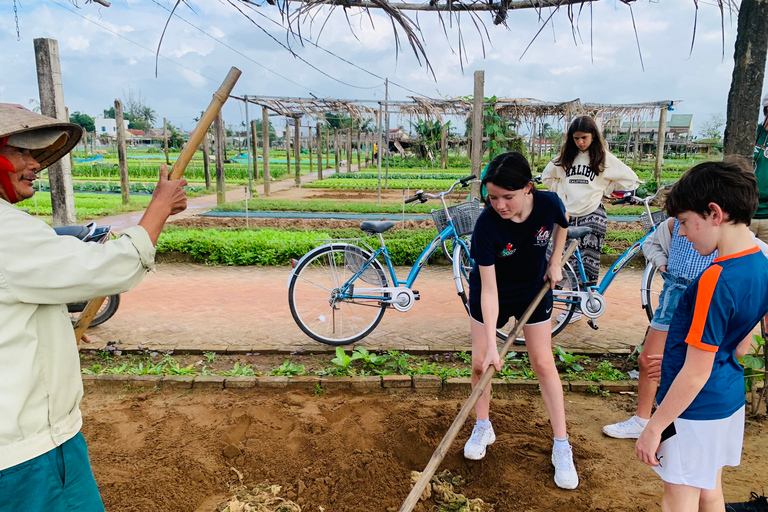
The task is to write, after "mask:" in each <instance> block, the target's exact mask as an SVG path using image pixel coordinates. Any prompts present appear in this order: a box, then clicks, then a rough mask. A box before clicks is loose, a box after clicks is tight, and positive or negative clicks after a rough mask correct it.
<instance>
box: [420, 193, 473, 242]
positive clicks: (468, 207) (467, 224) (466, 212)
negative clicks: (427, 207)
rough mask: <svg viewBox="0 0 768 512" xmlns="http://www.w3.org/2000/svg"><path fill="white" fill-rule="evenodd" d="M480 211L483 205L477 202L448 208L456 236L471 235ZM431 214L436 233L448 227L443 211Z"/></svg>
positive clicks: (435, 211)
mask: <svg viewBox="0 0 768 512" xmlns="http://www.w3.org/2000/svg"><path fill="white" fill-rule="evenodd" d="M482 211H483V205H481V204H480V201H477V200H473V201H467V202H465V203H459V204H457V205H454V206H449V207H448V212H449V213H450V215H451V219H452V220H453V227H454V229H455V230H456V234H457V235H458V236H463V235H471V234H472V232H473V231H474V230H475V222H477V218H478V217H479V216H480V213H481V212H482ZM431 213H432V220H434V221H435V226H437V232H438V233H439V232H440V231H442V230H444V229H445V228H446V227H448V218H447V217H446V215H445V210H443V209H440V210H432V212H431Z"/></svg>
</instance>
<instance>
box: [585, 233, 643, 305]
mask: <svg viewBox="0 0 768 512" xmlns="http://www.w3.org/2000/svg"><path fill="white" fill-rule="evenodd" d="M655 230H656V228H653V229H652V230H651V231H649V232H648V233H646V234H645V236H643V238H641V239H640V240H638V241H637V242H635V243H634V244H632V246H631V247H630V248H629V249H627V250H626V251H624V252H623V253H622V254H621V256H619V257H618V258H617V259H616V261H615V262H614V263H613V265H611V268H609V269H608V271H607V272H606V273H605V275H604V276H603V278H602V279H601V280H600V283H599V284H598V285H597V286H589V287H588V288H589V289H590V290H592V291H596V292H597V293H599V294H600V295H603V294H604V293H605V291H606V290H607V289H608V287H609V286H610V285H611V282H613V278H614V277H616V274H618V273H619V272H620V271H621V270H622V269H623V268H624V267H626V266H627V263H629V262H630V261H631V260H632V258H634V257H635V256H637V255H638V253H639V252H640V251H641V250H642V246H643V242H644V241H645V239H646V238H648V237H649V236H650V235H651V233H653V232H654V231H655ZM573 255H574V257H575V258H576V260H577V261H578V265H577V267H578V271H579V278H580V279H581V282H582V283H586V282H587V276H586V273H585V272H584V263H583V261H582V259H581V252H580V251H579V248H578V247H577V248H576V251H575V252H574V253H573Z"/></svg>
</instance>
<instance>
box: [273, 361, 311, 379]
mask: <svg viewBox="0 0 768 512" xmlns="http://www.w3.org/2000/svg"><path fill="white" fill-rule="evenodd" d="M305 373H306V368H305V367H304V365H303V364H294V363H292V362H290V361H288V360H287V359H286V360H285V361H284V362H283V364H281V365H280V366H279V367H277V368H272V369H271V370H270V371H269V375H283V376H289V377H290V376H293V375H303V374H305Z"/></svg>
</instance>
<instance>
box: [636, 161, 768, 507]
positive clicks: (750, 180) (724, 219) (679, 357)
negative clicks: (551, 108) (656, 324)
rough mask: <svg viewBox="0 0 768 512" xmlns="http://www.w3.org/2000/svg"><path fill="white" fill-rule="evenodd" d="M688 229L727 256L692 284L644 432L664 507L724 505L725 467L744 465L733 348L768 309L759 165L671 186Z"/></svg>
mask: <svg viewBox="0 0 768 512" xmlns="http://www.w3.org/2000/svg"><path fill="white" fill-rule="evenodd" d="M666 208H667V212H668V213H669V215H671V216H674V217H677V220H678V221H679V222H680V234H681V235H682V236H684V237H686V238H687V239H688V241H690V242H692V243H693V247H694V249H696V251H697V252H698V253H699V254H701V255H702V256H706V255H708V254H711V253H713V252H714V251H715V250H717V251H718V253H719V255H718V258H716V259H715V260H714V261H713V263H712V265H711V266H710V267H709V268H707V269H706V270H705V271H704V272H703V273H702V274H701V276H699V278H698V279H696V280H695V281H694V282H693V283H692V284H691V285H690V286H689V287H688V289H687V290H686V291H685V293H684V294H683V297H682V298H681V300H680V303H679V305H678V307H677V309H676V310H675V313H674V316H673V318H672V323H671V325H670V329H669V333H668V335H667V342H666V346H665V348H664V359H663V362H662V369H661V383H660V386H659V393H658V395H657V397H656V400H657V401H658V403H659V408H658V409H657V410H656V412H655V413H654V414H653V416H652V417H651V419H650V421H649V422H648V425H647V426H646V428H645V430H644V431H643V433H642V434H641V436H640V438H639V439H638V440H637V444H636V448H635V451H636V453H637V457H638V458H639V459H640V460H641V461H643V462H645V463H647V464H649V465H651V466H653V468H654V470H655V471H656V472H657V473H658V474H659V476H661V479H662V480H664V499H663V501H662V510H664V511H675V512H686V511H695V510H706V511H709V510H712V511H715V510H717V511H722V510H724V508H725V503H724V500H723V492H722V468H723V466H737V465H739V463H740V460H741V448H742V443H743V438H744V404H745V399H744V377H743V370H742V368H741V365H739V363H738V361H737V360H736V357H735V355H734V352H735V351H736V350H737V348H738V346H739V344H740V343H741V342H742V341H743V340H745V337H746V336H747V335H748V334H749V333H750V332H751V331H752V329H753V328H754V326H755V325H756V324H757V323H758V322H759V321H760V319H761V318H762V317H763V316H764V315H765V314H766V312H768V289H767V288H766V283H767V282H768V259H766V258H765V256H764V255H763V254H762V253H761V252H760V251H759V249H758V248H757V246H756V245H755V242H754V241H753V239H752V236H751V235H750V232H749V228H748V226H749V221H750V219H751V218H752V216H753V215H754V212H755V209H756V208H757V181H756V179H755V175H754V173H752V172H750V170H748V169H745V168H743V167H741V165H739V164H738V163H726V162H706V163H703V164H700V165H697V166H695V167H693V168H692V169H690V170H689V171H687V172H686V173H685V174H684V175H683V176H682V178H680V181H678V182H677V183H676V184H675V186H674V187H673V188H672V190H671V191H670V193H669V196H668V198H667V201H666Z"/></svg>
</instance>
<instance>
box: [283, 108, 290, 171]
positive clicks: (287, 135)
mask: <svg viewBox="0 0 768 512" xmlns="http://www.w3.org/2000/svg"><path fill="white" fill-rule="evenodd" d="M283 139H285V140H284V141H283V142H284V143H285V165H286V168H285V172H286V174H288V175H290V174H291V127H290V126H289V125H288V117H286V118H285V135H284V136H283Z"/></svg>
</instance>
